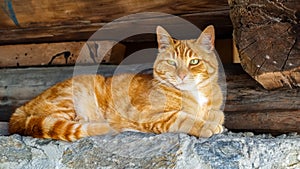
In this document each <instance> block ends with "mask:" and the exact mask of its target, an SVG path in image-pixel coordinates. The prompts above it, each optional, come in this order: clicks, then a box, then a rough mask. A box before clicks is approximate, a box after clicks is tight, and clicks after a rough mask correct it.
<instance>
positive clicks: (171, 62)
mask: <svg viewBox="0 0 300 169" xmlns="http://www.w3.org/2000/svg"><path fill="white" fill-rule="evenodd" d="M167 63H168V64H169V65H172V66H176V62H175V61H174V60H167Z"/></svg>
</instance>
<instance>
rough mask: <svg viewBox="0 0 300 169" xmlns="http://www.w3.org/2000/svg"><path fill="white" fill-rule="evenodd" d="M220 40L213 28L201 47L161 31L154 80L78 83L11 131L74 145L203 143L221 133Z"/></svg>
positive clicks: (92, 78)
mask: <svg viewBox="0 0 300 169" xmlns="http://www.w3.org/2000/svg"><path fill="white" fill-rule="evenodd" d="M214 37H215V33H214V28H213V26H208V27H207V28H206V29H205V30H204V31H203V32H202V33H201V35H200V37H199V38H198V39H197V40H175V39H172V38H171V36H170V35H169V34H168V33H167V31H165V30H164V29H163V28H162V27H157V40H158V47H159V48H158V49H159V53H158V55H157V59H156V61H155V63H154V71H153V75H143V74H136V75H135V74H121V75H116V76H113V77H108V78H106V77H103V76H101V75H80V76H76V77H73V78H72V79H69V80H66V81H64V82H61V83H58V84H56V85H55V86H53V87H51V88H49V89H48V90H46V91H45V92H43V93H42V94H41V95H39V96H37V97H36V98H35V99H33V100H31V101H30V102H28V103H27V104H25V105H24V106H21V107H19V108H17V109H16V111H15V112H14V113H13V115H12V116H11V118H10V122H9V131H10V133H11V134H13V133H17V134H21V135H30V136H33V137H38V138H52V139H60V140H66V141H74V140H77V139H80V138H82V137H87V136H94V135H102V134H107V133H119V132H122V131H126V130H134V131H140V132H153V133H164V132H183V133H188V134H190V135H194V136H197V137H210V136H211V135H213V134H216V133H221V132H222V131H223V127H222V124H223V121H224V114H223V112H222V111H221V110H220V109H221V104H222V102H223V100H222V99H223V96H222V93H221V89H220V86H219V85H218V83H217V81H218V61H217V59H216V56H215V53H214V52H213V49H214Z"/></svg>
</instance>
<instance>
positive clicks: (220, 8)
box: [0, 0, 232, 44]
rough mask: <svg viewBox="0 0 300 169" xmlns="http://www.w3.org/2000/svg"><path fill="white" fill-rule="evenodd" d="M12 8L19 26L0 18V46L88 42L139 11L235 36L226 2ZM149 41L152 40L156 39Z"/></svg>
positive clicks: (120, 0)
mask: <svg viewBox="0 0 300 169" xmlns="http://www.w3.org/2000/svg"><path fill="white" fill-rule="evenodd" d="M1 1H3V0H0V2H1ZM13 7H14V9H15V13H16V16H17V19H18V22H19V24H20V27H18V26H16V25H15V24H14V22H13V21H12V20H11V19H10V18H9V17H8V16H7V15H5V14H3V15H0V20H1V23H0V39H1V41H0V44H15V43H33V42H35V43H37V42H39V43H42V42H59V41H79V40H87V39H88V38H89V37H90V36H91V35H92V34H93V33H94V32H95V31H97V30H98V29H99V28H101V27H102V26H103V25H105V24H106V23H109V22H111V21H113V20H115V19H117V18H119V17H123V16H127V15H129V14H135V13H138V12H163V13H168V14H173V15H176V16H180V17H182V18H184V19H187V20H188V21H190V22H191V23H193V24H195V25H196V26H198V27H199V28H201V29H203V28H205V27H206V26H207V25H208V24H214V25H215V27H216V29H217V36H218V38H220V37H225V38H228V37H231V33H232V24H231V22H230V18H229V7H228V4H227V2H226V0H217V1H209V0H203V1H195V0H187V1H184V0H178V1H176V2H174V1H172V0H162V1H161V0H151V1H142V0H140V1H136V0H117V1H116V0H104V1H103V0H102V1H91V0H89V1H84V0H76V2H74V1H70V0H59V1H58V2H57V1H55V3H54V2H48V1H45V0H42V1H38V0H32V1H31V3H27V2H25V1H14V2H13ZM1 12H2V11H1V10H0V13H1ZM141 19H145V20H147V23H148V24H149V23H150V24H151V20H154V22H155V20H157V21H160V23H161V24H167V22H166V18H155V17H153V16H149V17H147V16H146V17H141ZM149 21H150V22H149ZM134 23H136V21H133V20H130V19H124V20H123V21H122V22H120V23H119V25H118V26H117V27H121V28H123V26H122V25H124V24H125V25H127V26H128V25H132V24H134ZM155 26H157V22H156V25H155ZM175 26H176V25H174V27H175ZM125 27H126V26H125ZM151 29H152V28H151ZM114 30H115V29H114ZM118 30H122V29H118ZM146 39H148V38H146ZM150 39H151V40H152V41H153V40H154V38H153V36H151V37H150ZM113 40H114V39H113ZM139 40H145V38H139Z"/></svg>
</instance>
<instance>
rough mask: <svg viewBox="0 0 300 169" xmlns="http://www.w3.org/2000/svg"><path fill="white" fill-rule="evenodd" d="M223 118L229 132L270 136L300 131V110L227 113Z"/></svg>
mask: <svg viewBox="0 0 300 169" xmlns="http://www.w3.org/2000/svg"><path fill="white" fill-rule="evenodd" d="M225 116H226V118H225V121H226V122H225V124H226V127H227V128H229V129H231V130H237V131H253V132H257V133H261V132H269V133H272V134H282V133H291V132H298V133H299V131H300V126H299V125H298V124H300V110H294V111H293V110H291V111H276V110H275V111H261V112H230V113H228V112H227V113H226V114H225ZM241 120H242V122H241Z"/></svg>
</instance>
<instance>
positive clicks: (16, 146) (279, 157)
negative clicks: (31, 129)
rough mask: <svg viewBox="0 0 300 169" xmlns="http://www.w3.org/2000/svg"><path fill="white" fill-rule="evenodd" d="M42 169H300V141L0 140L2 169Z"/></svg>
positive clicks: (244, 137) (181, 137)
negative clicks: (71, 141) (70, 141)
mask: <svg viewBox="0 0 300 169" xmlns="http://www.w3.org/2000/svg"><path fill="white" fill-rule="evenodd" d="M39 168H40V169H45V168H62V169H69V168H79V169H80V168H91V169H93V168H175V169H183V168H188V169H192V168H200V169H211V168H212V169H238V168H246V169H248V168H262V169H286V168H290V169H298V168H300V136H298V135H296V134H292V135H282V136H279V137H272V136H270V135H258V136H256V135H254V134H253V133H231V132H226V133H224V134H219V135H215V136H213V137H211V138H208V139H205V138H200V139H198V138H196V137H193V136H189V135H186V134H174V133H166V134H161V135H155V134H144V133H136V132H124V133H121V134H118V135H104V136H96V137H89V138H84V139H81V140H78V141H76V142H73V143H69V142H63V141H56V140H47V139H36V138H31V137H22V136H19V135H12V136H0V169H39Z"/></svg>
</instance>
